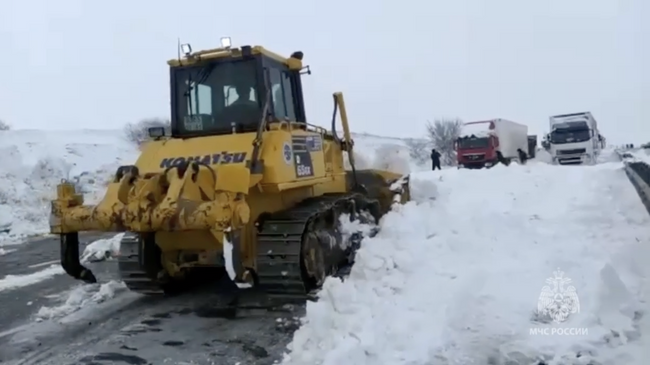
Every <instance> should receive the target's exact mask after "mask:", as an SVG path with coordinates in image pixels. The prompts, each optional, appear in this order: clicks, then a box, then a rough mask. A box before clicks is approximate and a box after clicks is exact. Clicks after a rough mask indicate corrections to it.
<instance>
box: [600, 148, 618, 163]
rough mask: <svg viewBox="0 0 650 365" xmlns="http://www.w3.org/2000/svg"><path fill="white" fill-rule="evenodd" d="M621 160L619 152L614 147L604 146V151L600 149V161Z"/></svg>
mask: <svg viewBox="0 0 650 365" xmlns="http://www.w3.org/2000/svg"><path fill="white" fill-rule="evenodd" d="M619 161H621V158H620V157H619V156H618V153H617V152H616V149H614V148H604V149H603V150H602V151H600V155H598V158H597V162H598V163H608V162H619Z"/></svg>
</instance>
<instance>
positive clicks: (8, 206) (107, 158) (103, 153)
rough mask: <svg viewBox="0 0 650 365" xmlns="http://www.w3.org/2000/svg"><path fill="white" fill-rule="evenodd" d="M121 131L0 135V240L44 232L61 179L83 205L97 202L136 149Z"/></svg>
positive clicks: (17, 132)
mask: <svg viewBox="0 0 650 365" xmlns="http://www.w3.org/2000/svg"><path fill="white" fill-rule="evenodd" d="M122 133H123V132H122V131H87V130H86V131H84V130H81V131H37V130H15V131H2V132H0V154H2V155H3V156H4V157H3V161H2V164H1V165H0V180H2V181H3V184H1V185H0V231H2V230H3V229H2V226H3V225H4V226H6V225H7V222H9V223H10V224H11V231H10V234H7V233H4V234H1V233H0V242H2V241H4V243H5V244H6V243H8V242H7V241H10V240H16V239H19V238H20V237H22V236H25V235H33V234H40V233H45V232H47V231H48V229H49V227H48V223H47V222H48V220H47V218H48V215H49V209H50V200H51V199H52V198H54V196H55V194H56V184H58V183H59V182H60V181H61V180H62V179H69V180H71V181H74V182H75V183H76V184H77V186H78V187H79V188H80V190H81V191H83V192H84V194H85V197H86V200H87V202H88V203H94V202H97V201H98V200H99V199H100V198H101V196H102V194H103V192H104V189H105V186H106V184H107V182H108V181H109V179H110V178H111V176H112V175H113V174H114V173H115V170H116V169H117V167H118V166H119V165H122V164H126V163H132V162H133V161H134V159H135V158H136V157H137V153H138V151H137V148H136V147H134V146H132V145H130V144H129V143H127V142H126V141H125V140H124V138H122Z"/></svg>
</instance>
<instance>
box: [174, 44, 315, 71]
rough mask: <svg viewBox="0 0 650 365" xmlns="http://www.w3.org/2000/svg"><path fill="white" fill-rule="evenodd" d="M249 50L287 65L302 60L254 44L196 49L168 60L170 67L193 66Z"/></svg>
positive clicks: (235, 55)
mask: <svg viewBox="0 0 650 365" xmlns="http://www.w3.org/2000/svg"><path fill="white" fill-rule="evenodd" d="M249 51H250V54H252V55H263V56H266V57H268V58H271V59H273V60H275V61H278V62H281V63H283V64H287V65H289V64H290V63H295V61H300V60H298V59H296V58H293V57H291V58H286V57H283V56H281V55H279V54H277V53H275V52H271V51H269V50H267V49H265V48H264V47H262V46H252V47H251V46H242V47H231V48H213V49H207V50H203V51H196V52H192V53H190V54H189V55H183V56H182V57H181V58H180V59H179V58H175V59H171V60H169V61H167V64H168V65H169V66H170V67H183V66H191V65H194V64H197V63H201V62H203V61H206V60H211V59H220V58H226V57H232V58H235V57H242V55H243V53H248V52H249ZM300 66H302V65H300Z"/></svg>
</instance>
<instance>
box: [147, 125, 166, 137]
mask: <svg viewBox="0 0 650 365" xmlns="http://www.w3.org/2000/svg"><path fill="white" fill-rule="evenodd" d="M147 133H148V134H149V138H153V139H155V138H160V137H164V136H165V127H151V128H148V129H147Z"/></svg>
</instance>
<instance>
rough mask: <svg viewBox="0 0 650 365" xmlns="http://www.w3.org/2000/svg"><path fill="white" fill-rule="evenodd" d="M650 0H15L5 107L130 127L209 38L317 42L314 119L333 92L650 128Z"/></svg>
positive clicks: (380, 125)
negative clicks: (181, 58) (185, 56)
mask: <svg viewBox="0 0 650 365" xmlns="http://www.w3.org/2000/svg"><path fill="white" fill-rule="evenodd" d="M649 3H650V1H647V0H561V1H560V0H544V1H522V0H483V1H481V0H453V1H440V0H401V1H386V0H379V1H377V0H373V1H370V0H356V1H350V0H347V1H344V0H329V1H304V0H302V1H298V0H274V1H261V0H248V1H227V2H224V1H214V0H183V1H178V0H176V1H171V0H155V1H153V0H139V1H126V0H113V1H89V0H58V1H52V0H20V1H18V0H7V1H4V2H3V3H2V5H0V39H2V40H3V44H2V45H1V47H2V51H1V54H2V58H3V60H2V67H0V119H4V120H5V121H7V122H9V123H10V124H12V125H13V126H14V127H15V128H39V129H44V128H47V129H72V128H93V129H95V128H101V129H114V128H119V127H121V126H122V125H123V124H124V123H127V122H131V121H137V120H139V119H141V118H145V117H152V116H162V117H166V116H168V115H169V83H168V76H169V73H168V69H167V64H166V61H167V59H169V58H174V57H176V42H177V38H178V37H180V38H181V39H182V40H183V41H185V42H189V43H191V44H192V46H193V48H194V50H198V49H201V48H208V47H215V46H218V44H219V39H220V37H221V36H230V37H232V39H233V43H234V44H235V45H246V44H250V45H256V44H259V45H264V46H265V47H267V48H269V49H271V50H274V51H276V52H278V53H282V54H285V55H289V54H290V53H291V52H292V51H295V50H302V51H304V53H305V62H306V63H307V64H309V65H310V66H311V67H312V71H313V74H312V75H311V76H307V77H306V80H305V92H306V93H307V95H306V99H307V113H308V118H309V119H310V121H311V122H312V123H316V124H321V125H328V124H329V119H330V117H331V108H332V101H331V93H332V92H334V91H339V90H340V91H343V92H344V94H345V96H346V101H347V104H348V109H349V114H350V117H351V123H352V129H353V130H355V131H360V132H362V131H365V132H372V133H376V134H384V135H391V136H417V135H421V134H422V133H423V131H424V125H425V123H426V121H427V120H433V119H435V118H438V117H445V116H446V117H460V118H462V119H463V120H465V121H472V120H482V119H489V118H495V117H501V118H506V119H510V120H514V121H517V122H521V123H525V124H527V125H529V127H530V132H531V133H538V134H542V133H543V132H545V131H546V130H547V129H548V117H549V115H552V114H560V113H569V112H579V111H587V110H588V111H591V112H592V113H593V114H594V116H595V117H596V119H597V120H598V122H599V126H600V128H601V131H602V133H603V134H604V135H605V136H606V137H607V138H608V140H609V141H610V142H618V143H622V142H628V141H629V142H641V141H647V140H650V71H649V70H648V67H650V66H649V65H650V26H649V25H648V22H647V21H646V23H645V24H644V23H643V22H642V19H646V20H647V19H649V18H650V4H649Z"/></svg>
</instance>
